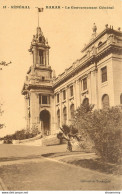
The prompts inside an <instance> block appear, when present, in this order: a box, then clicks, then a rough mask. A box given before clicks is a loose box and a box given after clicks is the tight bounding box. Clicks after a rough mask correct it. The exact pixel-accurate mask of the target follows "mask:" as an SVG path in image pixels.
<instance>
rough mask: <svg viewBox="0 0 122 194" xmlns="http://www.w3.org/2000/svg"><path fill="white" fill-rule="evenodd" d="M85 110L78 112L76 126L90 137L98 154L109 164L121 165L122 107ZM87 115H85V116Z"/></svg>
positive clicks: (81, 108) (81, 109)
mask: <svg viewBox="0 0 122 194" xmlns="http://www.w3.org/2000/svg"><path fill="white" fill-rule="evenodd" d="M84 110H86V109H85V108H83V105H82V106H81V107H80V108H79V109H78V111H77V112H76V118H75V123H74V124H75V126H77V129H78V130H79V132H80V133H81V134H84V133H85V136H86V137H88V139H89V137H90V139H91V140H92V141H93V143H94V145H95V150H96V152H97V154H99V155H100V157H101V158H102V159H104V160H105V161H107V162H112V163H120V162H121V155H122V151H121V150H122V149H121V148H122V143H121V134H122V107H112V108H108V109H102V110H94V111H93V109H90V108H89V109H87V110H88V111H86V112H84ZM83 113H85V114H83Z"/></svg>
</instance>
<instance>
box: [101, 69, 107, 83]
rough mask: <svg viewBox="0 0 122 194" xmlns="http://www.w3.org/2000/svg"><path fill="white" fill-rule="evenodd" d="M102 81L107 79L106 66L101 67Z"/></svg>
mask: <svg viewBox="0 0 122 194" xmlns="http://www.w3.org/2000/svg"><path fill="white" fill-rule="evenodd" d="M101 75H102V83H103V82H106V81H107V67H106V66H105V67H103V68H102V69H101Z"/></svg>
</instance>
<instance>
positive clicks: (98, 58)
mask: <svg viewBox="0 0 122 194" xmlns="http://www.w3.org/2000/svg"><path fill="white" fill-rule="evenodd" d="M49 49H50V46H49V45H48V42H47V40H46V39H45V37H44V35H43V33H42V31H41V28H40V27H38V28H37V33H36V35H34V36H33V40H32V42H31V47H30V49H29V51H30V52H31V53H32V56H33V65H32V66H31V67H30V68H29V70H28V72H27V76H26V81H25V83H24V86H23V89H22V94H23V95H24V96H25V102H26V120H27V128H29V129H31V128H33V127H34V126H37V127H38V129H39V130H40V131H41V132H42V134H43V135H50V134H55V133H57V132H58V129H59V126H62V124H70V123H71V120H72V118H73V115H74V110H76V109H77V108H78V107H79V106H80V104H81V103H88V102H89V103H90V104H94V105H95V108H97V109H101V108H105V107H109V106H115V105H119V104H122V32H121V31H120V28H118V30H114V29H113V27H111V26H110V27H108V25H106V26H105V29H104V30H103V31H102V32H101V33H100V34H97V27H96V25H95V24H94V26H93V34H92V38H91V40H90V42H89V43H88V44H87V45H85V47H84V48H83V49H82V54H81V58H80V59H78V60H76V61H75V62H74V63H73V64H72V65H71V66H69V68H67V69H65V71H64V72H63V73H62V74H60V75H59V76H58V77H55V75H54V72H52V69H51V66H50V64H49Z"/></svg>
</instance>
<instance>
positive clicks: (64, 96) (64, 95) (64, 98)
mask: <svg viewBox="0 0 122 194" xmlns="http://www.w3.org/2000/svg"><path fill="white" fill-rule="evenodd" d="M63 100H66V90H63Z"/></svg>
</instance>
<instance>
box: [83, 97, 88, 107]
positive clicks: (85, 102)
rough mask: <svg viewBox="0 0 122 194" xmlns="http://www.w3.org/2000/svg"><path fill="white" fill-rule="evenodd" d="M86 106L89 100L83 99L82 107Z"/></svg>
mask: <svg viewBox="0 0 122 194" xmlns="http://www.w3.org/2000/svg"><path fill="white" fill-rule="evenodd" d="M88 104H89V99H88V98H84V100H83V105H84V106H86V105H88Z"/></svg>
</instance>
